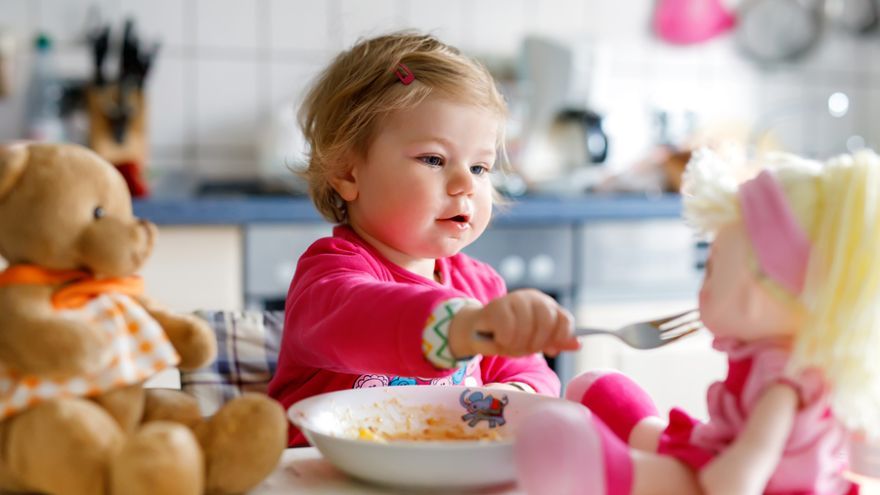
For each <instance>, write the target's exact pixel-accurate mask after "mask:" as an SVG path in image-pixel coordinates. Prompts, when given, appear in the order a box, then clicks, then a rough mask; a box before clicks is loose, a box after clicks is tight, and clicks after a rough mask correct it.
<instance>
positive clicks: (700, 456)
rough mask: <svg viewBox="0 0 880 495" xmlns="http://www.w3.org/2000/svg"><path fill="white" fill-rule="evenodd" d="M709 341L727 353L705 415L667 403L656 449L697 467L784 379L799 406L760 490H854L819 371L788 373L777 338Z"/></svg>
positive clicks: (778, 493)
mask: <svg viewBox="0 0 880 495" xmlns="http://www.w3.org/2000/svg"><path fill="white" fill-rule="evenodd" d="M714 347H715V348H716V349H718V350H720V351H722V352H725V353H727V355H728V365H729V368H728V373H727V377H726V378H725V379H724V381H719V382H715V383H713V384H712V385H711V386H710V387H709V390H708V397H707V401H708V408H709V421H708V422H705V423H704V422H702V421H699V420H697V419H694V418H692V417H690V416H689V415H687V413H685V412H684V411H682V410H680V409H677V408H676V409H673V410H672V411H670V413H669V426H668V427H667V428H666V430H665V431H664V433H663V435H662V437H661V439H660V445H659V447H658V453H660V454H664V455H670V456H673V457H675V458H677V459H679V460H680V461H682V462H684V463H685V464H688V465H690V466H691V467H692V468H694V469H695V470H699V469H701V468H702V467H703V466H704V465H705V464H707V463H708V462H709V461H710V460H712V459H713V458H714V457H715V456H716V455H718V454H719V453H721V452H722V451H723V450H724V449H726V448H727V447H728V446H729V445H730V444H731V443H732V442H733V441H734V440H735V439H736V437H737V435H739V433H740V432H741V431H742V430H743V429H744V428H745V424H746V421H747V419H748V417H749V414H751V412H752V410H753V409H754V407H755V404H756V403H757V402H758V399H759V398H760V396H761V394H762V393H763V392H764V390H766V388H767V387H768V386H770V385H772V384H774V383H780V382H782V383H787V384H790V385H792V386H793V387H794V388H795V389H796V390H797V393H798V396H799V398H800V406H799V409H798V412H797V415H796V416H795V419H794V424H793V426H792V432H791V436H790V437H789V440H788V443H787V444H786V446H785V450H784V452H783V455H782V459H780V461H779V465H778V467H777V469H776V472H775V473H773V476H772V477H771V478H770V481H769V483H768V484H767V489H766V490H765V492H764V493H765V494H772V495H794V494H804V495H806V494H816V495H840V494H846V493H856V492H857V491H856V489H855V487H854V485H852V484H851V483H849V482H848V481H846V480H845V479H843V478H842V476H841V473H842V471H843V470H844V468H845V467H846V465H847V460H846V443H845V438H846V437H845V434H844V431H843V428H842V427H841V425H840V424H839V423H838V422H837V421H836V420H835V419H834V417H833V416H832V415H831V409H830V406H829V402H828V393H827V388H826V387H825V384H824V382H823V380H822V376H821V374H820V373H818V372H814V371H808V372H804V373H801V374H800V375H799V376H796V377H790V376H786V374H785V366H786V363H787V362H788V359H789V356H790V351H789V348H788V347H787V346H786V344H785V343H784V342H783V341H780V340H772V339H767V340H761V341H753V342H743V341H739V340H735V339H724V338H719V339H716V340H715V343H714Z"/></svg>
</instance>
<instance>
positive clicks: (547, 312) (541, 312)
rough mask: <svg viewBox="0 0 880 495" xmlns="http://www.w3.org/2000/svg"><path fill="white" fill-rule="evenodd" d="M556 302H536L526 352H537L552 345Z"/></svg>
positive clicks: (554, 331) (554, 330)
mask: <svg viewBox="0 0 880 495" xmlns="http://www.w3.org/2000/svg"><path fill="white" fill-rule="evenodd" d="M556 306H557V305H556V302H555V301H553V300H538V301H536V302H535V305H534V308H533V315H534V318H533V323H532V328H531V338H530V340H529V347H528V349H527V351H528V352H530V353H532V352H538V351H540V350H542V349H544V347H545V346H546V345H547V344H548V343H552V342H553V339H554V335H555V333H556V325H557V324H558V321H557V319H558V317H557V314H556Z"/></svg>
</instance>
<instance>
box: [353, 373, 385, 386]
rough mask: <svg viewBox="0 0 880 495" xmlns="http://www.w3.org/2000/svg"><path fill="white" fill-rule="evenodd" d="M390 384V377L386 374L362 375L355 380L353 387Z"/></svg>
mask: <svg viewBox="0 0 880 495" xmlns="http://www.w3.org/2000/svg"><path fill="white" fill-rule="evenodd" d="M386 386H388V377H387V376H385V375H361V376H359V377H358V379H357V380H355V382H354V385H353V386H352V387H351V388H373V387H386Z"/></svg>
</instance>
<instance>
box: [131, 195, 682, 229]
mask: <svg viewBox="0 0 880 495" xmlns="http://www.w3.org/2000/svg"><path fill="white" fill-rule="evenodd" d="M134 212H135V214H136V215H137V216H139V217H141V218H145V219H147V220H150V221H152V222H155V223H157V224H159V225H244V224H249V223H321V222H324V220H323V219H322V218H321V217H320V215H318V213H317V211H315V208H314V207H313V206H312V202H311V200H309V199H308V198H307V197H277V196H276V197H248V196H240V197H221V198H186V197H167V198H163V197H156V198H151V199H143V200H136V201H134ZM680 215H681V199H680V197H679V196H678V195H674V194H668V195H658V196H645V195H584V196H578V197H570V198H560V197H552V196H546V197H545V196H525V197H521V198H516V199H512V200H510V203H509V204H508V205H505V206H502V207H500V208H496V210H495V218H494V220H493V224H494V225H530V224H532V225H534V224H538V225H547V224H572V223H575V224H576V223H585V222H593V221H597V220H643V219H649V218H678V217H680Z"/></svg>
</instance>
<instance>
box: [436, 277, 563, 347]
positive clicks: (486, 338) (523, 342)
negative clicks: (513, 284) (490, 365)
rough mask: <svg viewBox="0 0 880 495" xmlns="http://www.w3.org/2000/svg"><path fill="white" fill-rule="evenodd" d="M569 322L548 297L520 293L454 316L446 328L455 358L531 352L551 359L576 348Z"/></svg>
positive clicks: (536, 292) (536, 293)
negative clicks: (549, 356) (540, 353)
mask: <svg viewBox="0 0 880 495" xmlns="http://www.w3.org/2000/svg"><path fill="white" fill-rule="evenodd" d="M572 320H573V318H572V316H571V314H569V312H568V311H566V310H565V308H563V307H562V306H560V305H559V304H558V303H557V302H556V301H555V300H553V298H552V297H550V296H548V295H546V294H544V293H542V292H540V291H537V290H534V289H522V290H518V291H514V292H511V293H509V294H507V295H505V296H502V297H499V298H498V299H495V300H493V301H491V302H489V304H487V305H486V306H483V307H479V306H468V307H465V308H462V309H461V310H460V311H459V312H458V313H456V315H455V317H454V318H453V320H452V323H451V326H450V328H449V345H450V350H451V351H452V353H453V355H455V356H456V357H464V356H472V355H474V354H486V355H505V356H524V355H527V354H532V353H535V352H543V353H545V354H548V355H551V356H553V355H556V354H558V353H559V352H560V351H573V350H577V349H579V348H580V344H579V343H578V341H577V339H576V338H575V337H574V336H573V335H572Z"/></svg>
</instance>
